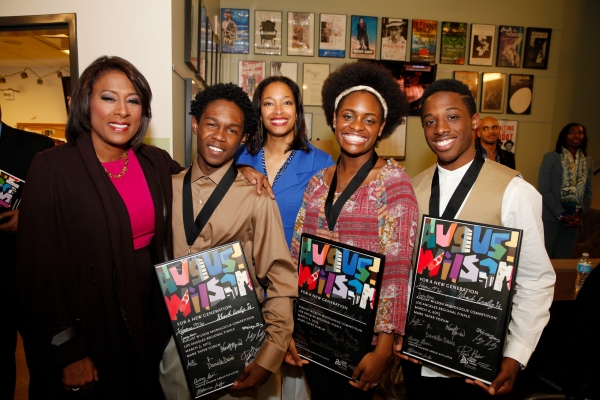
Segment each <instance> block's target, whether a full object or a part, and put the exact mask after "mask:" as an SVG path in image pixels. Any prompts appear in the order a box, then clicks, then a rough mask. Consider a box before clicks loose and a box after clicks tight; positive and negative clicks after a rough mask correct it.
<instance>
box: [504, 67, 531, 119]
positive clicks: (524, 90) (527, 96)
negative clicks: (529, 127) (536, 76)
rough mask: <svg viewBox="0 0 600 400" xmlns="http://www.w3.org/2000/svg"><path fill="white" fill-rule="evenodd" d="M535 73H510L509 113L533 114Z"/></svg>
mask: <svg viewBox="0 0 600 400" xmlns="http://www.w3.org/2000/svg"><path fill="white" fill-rule="evenodd" d="M532 99H533V75H521V74H510V77H509V81H508V110H507V113H508V114H527V115H528V114H531V100H532Z"/></svg>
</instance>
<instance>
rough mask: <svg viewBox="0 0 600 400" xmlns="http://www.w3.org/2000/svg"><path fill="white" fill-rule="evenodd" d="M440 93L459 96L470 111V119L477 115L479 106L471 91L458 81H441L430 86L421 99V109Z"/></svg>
mask: <svg viewBox="0 0 600 400" xmlns="http://www.w3.org/2000/svg"><path fill="white" fill-rule="evenodd" d="M438 92H452V93H456V94H458V95H459V96H460V98H461V100H462V102H463V104H464V105H465V107H467V110H468V111H469V117H472V116H473V115H475V114H476V113H477V105H476V104H475V99H474V98H473V93H472V92H471V89H469V87H468V86H467V85H465V84H464V83H462V82H461V81H457V80H456V79H440V80H437V81H435V82H433V83H432V84H431V85H429V86H428V87H427V89H425V92H424V93H423V97H421V108H423V107H424V106H425V101H426V100H427V99H428V98H429V97H430V96H431V95H434V94H436V93H438ZM421 119H423V116H421Z"/></svg>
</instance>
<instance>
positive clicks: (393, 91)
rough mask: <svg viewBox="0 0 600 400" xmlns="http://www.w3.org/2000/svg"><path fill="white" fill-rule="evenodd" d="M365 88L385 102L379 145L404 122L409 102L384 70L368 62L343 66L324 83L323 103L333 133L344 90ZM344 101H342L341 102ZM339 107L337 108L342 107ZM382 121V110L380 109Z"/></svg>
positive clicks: (393, 79) (396, 83)
mask: <svg viewBox="0 0 600 400" xmlns="http://www.w3.org/2000/svg"><path fill="white" fill-rule="evenodd" d="M358 85H364V86H369V87H371V88H373V89H375V90H376V91H377V92H379V94H380V95H381V97H383V99H384V100H385V102H386V104H387V107H388V113H387V118H386V123H385V127H384V128H383V131H382V133H381V136H380V137H378V138H377V141H380V140H382V139H385V138H387V137H389V136H390V135H391V134H392V133H393V132H394V130H395V129H396V128H397V127H398V125H400V123H401V122H402V118H403V117H405V116H406V115H407V114H408V102H407V100H406V95H405V94H404V92H402V90H401V89H400V85H398V82H397V81H396V78H394V76H393V75H392V73H391V72H390V71H389V70H388V69H386V68H385V67H384V66H382V65H380V64H377V63H372V62H368V61H358V62H355V63H349V64H344V65H342V66H340V67H339V68H338V69H336V70H335V71H334V72H333V73H331V74H330V75H329V76H328V77H327V79H325V82H324V83H323V89H322V90H321V100H322V104H323V111H324V112H325V119H326V120H327V125H329V126H330V127H331V130H332V131H334V132H335V130H334V129H333V114H334V113H335V112H336V111H337V110H336V109H335V99H336V98H337V96H339V95H340V93H342V92H343V91H344V90H346V89H349V88H351V87H353V86H358ZM342 100H343V99H342ZM342 100H340V103H338V106H339V105H340V104H341V103H342ZM381 116H382V117H383V107H382V108H381Z"/></svg>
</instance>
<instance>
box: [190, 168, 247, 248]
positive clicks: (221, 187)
mask: <svg viewBox="0 0 600 400" xmlns="http://www.w3.org/2000/svg"><path fill="white" fill-rule="evenodd" d="M192 168H193V165H192V166H191V167H190V168H189V169H188V171H187V172H186V173H185V177H184V178H183V196H182V197H183V227H184V229H185V239H186V241H187V244H188V246H189V247H190V248H191V247H192V245H193V244H194V242H195V241H196V238H197V237H198V235H200V232H202V229H203V228H204V226H205V225H206V223H207V222H208V220H209V218H210V216H211V215H212V213H213V212H214V211H215V209H216V208H217V206H218V205H219V203H220V202H221V200H222V199H223V197H225V193H227V191H228V190H229V188H230V187H231V185H232V184H233V182H234V181H235V178H236V176H237V173H238V171H237V167H236V165H235V162H232V163H231V166H230V167H229V169H228V170H227V172H225V175H224V176H223V179H221V182H219V184H218V185H217V187H216V188H215V190H214V191H213V192H212V194H211V195H210V197H209V198H208V201H207V202H206V204H205V205H204V207H202V210H201V211H200V213H199V214H198V216H197V217H196V220H194V205H193V204H194V199H193V196H192ZM192 221H194V222H193V223H192Z"/></svg>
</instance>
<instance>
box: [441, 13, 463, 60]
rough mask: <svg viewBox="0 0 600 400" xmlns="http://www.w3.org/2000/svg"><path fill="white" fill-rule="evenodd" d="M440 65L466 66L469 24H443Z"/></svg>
mask: <svg viewBox="0 0 600 400" xmlns="http://www.w3.org/2000/svg"><path fill="white" fill-rule="evenodd" d="M441 43H442V48H441V51H440V64H458V65H464V63H465V54H466V51H467V23H466V22H442V40H441Z"/></svg>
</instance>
